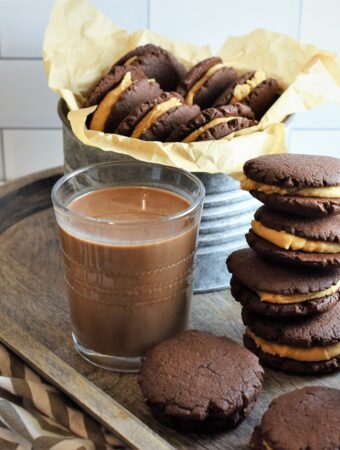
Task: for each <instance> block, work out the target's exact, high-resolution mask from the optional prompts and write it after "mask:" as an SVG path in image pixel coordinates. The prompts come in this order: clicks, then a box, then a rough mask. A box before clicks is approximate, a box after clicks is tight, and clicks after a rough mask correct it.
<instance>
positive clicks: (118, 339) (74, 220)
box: [52, 161, 204, 372]
mask: <svg viewBox="0 0 340 450" xmlns="http://www.w3.org/2000/svg"><path fill="white" fill-rule="evenodd" d="M203 199H204V186H203V184H202V183H201V181H200V180H199V179H198V178H197V177H195V176H194V175H192V174H190V173H187V172H185V171H183V170H180V169H174V168H170V167H165V166H158V165H155V164H144V163H140V162H133V161H131V162H130V161H128V162H125V161H119V162H108V163H103V164H97V165H94V166H91V167H86V168H84V169H79V170H77V171H75V172H72V173H70V174H67V175H65V176H64V177H62V178H61V179H60V180H59V181H58V182H57V183H56V184H55V186H54V188H53V190H52V201H53V206H54V211H55V215H56V219H57V223H58V226H59V230H60V235H61V244H62V251H63V255H64V267H65V281H66V286H67V291H68V297H69V304H70V316H71V326H72V337H73V341H74V345H75V347H76V349H77V351H78V352H79V353H80V354H81V355H82V356H83V357H84V358H85V359H87V360H88V361H90V362H91V363H93V364H96V365H98V366H100V367H104V368H108V369H111V370H117V371H125V372H130V371H137V370H138V369H139V366H140V359H141V356H143V354H144V353H145V352H146V351H147V350H148V349H149V348H150V347H152V346H154V345H156V344H157V343H159V342H161V341H163V340H164V339H168V338H170V337H172V336H174V335H176V334H177V333H179V332H180V331H182V330H184V329H185V328H186V327H187V325H188V319H189V311H190V301H191V296H192V286H193V266H194V255H195V248H196V239H197V234H198V227H199V222H200V218H201V211H202V205H203Z"/></svg>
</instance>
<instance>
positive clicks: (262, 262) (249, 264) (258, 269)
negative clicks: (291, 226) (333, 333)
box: [227, 248, 340, 317]
mask: <svg viewBox="0 0 340 450" xmlns="http://www.w3.org/2000/svg"><path fill="white" fill-rule="evenodd" d="M227 266H228V270H229V272H230V273H232V278H231V282H230V286H231V294H232V296H233V297H234V298H235V300H237V301H238V302H240V303H241V305H242V306H244V307H245V308H246V309H247V310H249V311H254V312H255V313H258V314H263V315H266V316H275V317H286V316H290V317H294V316H306V315H310V314H315V313H323V312H325V311H328V310H329V309H331V308H332V307H333V306H335V305H336V304H337V303H338V302H339V300H340V268H327V269H325V270H322V271H320V270H316V269H311V268H308V267H301V268H299V269H298V270H297V269H296V268H295V267H293V266H292V265H282V264H276V263H273V262H269V261H268V260H266V259H264V258H262V257H260V256H259V255H258V254H256V253H255V252H254V251H253V250H252V249H250V248H246V249H242V250H237V251H235V252H233V253H232V254H231V255H230V256H229V257H228V259H227Z"/></svg>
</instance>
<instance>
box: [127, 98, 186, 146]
mask: <svg viewBox="0 0 340 450" xmlns="http://www.w3.org/2000/svg"><path fill="white" fill-rule="evenodd" d="M181 104H182V102H181V100H180V99H179V98H177V97H172V98H170V99H169V100H167V101H165V102H163V103H159V104H158V105H156V106H154V107H153V108H152V110H151V111H150V112H148V113H147V115H146V116H145V117H143V119H142V120H141V121H140V122H139V123H138V124H137V126H136V128H135V129H134V130H133V133H132V134H131V137H132V138H136V139H138V138H139V137H140V136H141V134H142V133H143V131H144V130H146V129H148V128H150V127H151V125H152V124H153V123H155V122H156V121H157V120H158V119H159V118H160V117H161V116H162V115H163V114H164V113H166V112H167V111H169V110H170V109H171V108H175V107H176V106H180V105H181Z"/></svg>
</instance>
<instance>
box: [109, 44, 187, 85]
mask: <svg viewBox="0 0 340 450" xmlns="http://www.w3.org/2000/svg"><path fill="white" fill-rule="evenodd" d="M116 66H134V67H138V68H139V69H141V70H142V71H143V72H144V73H145V75H146V76H147V78H153V79H155V80H156V81H157V83H159V85H160V86H161V88H162V89H164V90H165V91H172V90H174V89H176V87H177V85H178V83H179V82H180V80H181V79H182V78H183V77H184V76H185V74H186V70H185V68H184V66H183V65H182V64H181V63H180V62H179V61H178V60H177V59H176V58H175V56H174V55H173V54H172V53H171V52H169V51H168V50H165V49H164V48H162V47H158V46H156V45H153V44H147V45H142V46H140V47H137V48H135V49H134V50H132V51H130V52H128V53H127V54H126V55H124V56H123V57H122V58H120V59H119V60H118V61H117V62H116V63H115V64H114V65H113V68H114V67H116Z"/></svg>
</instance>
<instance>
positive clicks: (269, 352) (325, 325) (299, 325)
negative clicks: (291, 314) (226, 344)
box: [242, 302, 340, 374]
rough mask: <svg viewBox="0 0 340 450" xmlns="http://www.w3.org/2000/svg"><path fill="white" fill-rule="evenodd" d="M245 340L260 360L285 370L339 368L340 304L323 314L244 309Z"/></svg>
mask: <svg viewBox="0 0 340 450" xmlns="http://www.w3.org/2000/svg"><path fill="white" fill-rule="evenodd" d="M242 320H243V323H244V324H245V325H246V326H247V329H246V331H245V334H244V337H243V342H244V345H245V346H246V347H247V348H248V349H249V350H251V351H252V352H254V353H255V354H256V355H257V356H258V357H259V358H260V361H261V362H262V363H263V364H265V365H267V366H269V367H273V368H274V369H278V370H282V371H284V372H292V373H301V374H316V373H326V372H331V371H334V370H339V369H340V303H339V302H338V303H337V304H336V305H335V306H334V307H333V308H332V309H331V310H329V311H327V312H325V313H323V314H315V315H313V316H309V317H302V318H294V319H292V318H290V319H289V320H287V319H284V318H282V319H280V318H276V319H275V318H273V317H266V316H262V315H261V316H260V315H258V314H255V313H254V312H252V311H247V310H246V309H245V308H243V310H242Z"/></svg>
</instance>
